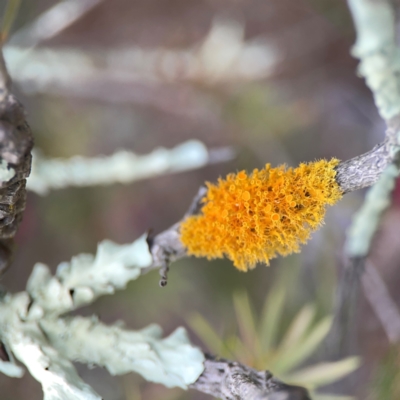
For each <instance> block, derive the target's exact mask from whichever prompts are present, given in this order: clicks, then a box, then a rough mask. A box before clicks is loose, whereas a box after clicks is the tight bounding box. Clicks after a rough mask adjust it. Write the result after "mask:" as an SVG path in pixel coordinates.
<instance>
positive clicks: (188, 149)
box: [27, 140, 209, 195]
mask: <svg viewBox="0 0 400 400" xmlns="http://www.w3.org/2000/svg"><path fill="white" fill-rule="evenodd" d="M208 162H209V153H208V150H207V148H206V147H205V146H204V144H203V143H201V142H199V141H197V140H189V141H187V142H185V143H182V144H180V145H179V146H176V147H175V148H173V149H171V150H167V149H164V148H159V149H156V150H154V151H153V152H151V153H150V154H148V155H143V156H138V155H136V154H134V153H132V152H129V151H125V150H124V151H118V152H116V153H114V154H113V155H111V156H108V157H105V156H103V157H95V158H86V157H81V156H74V157H72V158H70V159H64V160H63V159H46V158H45V157H43V156H42V155H40V153H39V152H37V151H36V152H34V154H33V161H32V171H31V175H30V177H29V179H28V181H27V188H28V189H29V190H32V191H34V192H36V193H38V194H42V195H44V194H47V193H48V192H49V191H50V190H51V189H61V188H65V187H68V186H93V185H107V184H111V183H117V182H119V183H130V182H133V181H136V180H139V179H145V178H149V177H151V176H155V175H160V174H165V173H170V172H178V171H183V170H189V169H193V168H199V167H202V166H204V165H206V164H207V163H208Z"/></svg>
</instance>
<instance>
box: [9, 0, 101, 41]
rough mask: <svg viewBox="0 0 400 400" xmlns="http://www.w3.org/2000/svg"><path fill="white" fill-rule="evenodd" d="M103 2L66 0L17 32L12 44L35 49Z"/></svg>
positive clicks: (13, 36)
mask: <svg viewBox="0 0 400 400" xmlns="http://www.w3.org/2000/svg"><path fill="white" fill-rule="evenodd" d="M102 1H103V0H64V1H61V2H59V3H57V4H56V5H54V6H53V7H51V8H50V9H49V10H47V11H45V12H44V13H43V14H41V15H40V16H39V17H38V18H36V19H35V20H34V21H33V22H31V23H30V24H29V25H28V26H25V27H24V28H22V29H20V30H19V31H17V32H15V33H14V34H13V35H12V37H11V38H10V40H9V43H10V44H14V45H17V46H23V47H34V46H37V45H38V44H40V43H41V42H43V41H45V40H49V39H51V38H52V37H54V36H57V35H58V34H60V33H61V32H62V31H63V30H64V29H66V28H68V27H69V26H71V25H72V24H74V23H75V22H76V21H78V20H79V19H80V18H82V17H83V16H84V15H85V14H87V13H88V12H89V11H91V10H92V9H93V8H94V7H96V6H97V5H99V4H100V3H101V2H102Z"/></svg>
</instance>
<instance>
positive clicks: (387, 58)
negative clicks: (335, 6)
mask: <svg viewBox="0 0 400 400" xmlns="http://www.w3.org/2000/svg"><path fill="white" fill-rule="evenodd" d="M348 3H349V6H350V10H351V13H352V15H353V20H354V23H355V27H356V31H357V41H356V44H355V46H354V47H353V50H352V54H353V55H354V56H356V57H357V58H359V59H360V67H359V72H360V74H361V75H362V76H364V77H365V79H366V82H367V84H368V86H369V87H370V89H371V90H372V92H373V95H374V98H375V103H376V105H377V107H378V109H379V113H380V114H381V116H382V117H383V118H385V119H386V120H389V119H391V118H393V117H394V116H396V115H397V114H399V113H400V85H399V74H400V50H399V48H398V46H397V45H396V42H395V39H396V30H395V14H394V10H393V6H392V4H391V3H390V2H389V1H385V0H381V1H377V0H376V1H371V0H348Z"/></svg>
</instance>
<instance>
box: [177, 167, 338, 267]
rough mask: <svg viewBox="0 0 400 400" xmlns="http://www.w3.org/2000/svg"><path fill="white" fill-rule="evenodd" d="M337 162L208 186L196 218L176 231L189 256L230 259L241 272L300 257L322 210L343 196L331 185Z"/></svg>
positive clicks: (231, 177) (244, 175)
mask: <svg viewBox="0 0 400 400" xmlns="http://www.w3.org/2000/svg"><path fill="white" fill-rule="evenodd" d="M338 163H339V161H338V160H336V159H332V160H331V161H326V160H320V161H316V162H313V163H309V164H300V166H299V167H297V168H294V169H293V168H288V169H286V167H285V166H279V167H277V168H271V166H270V165H269V164H267V165H266V166H265V168H264V169H262V170H258V169H255V170H254V171H253V172H252V173H251V174H250V175H249V176H248V175H247V173H246V172H245V171H240V172H239V173H237V174H230V175H228V176H227V178H226V179H221V178H220V179H219V180H218V184H217V185H214V184H211V183H207V186H208V191H207V194H206V195H205V197H204V199H203V200H202V201H203V203H204V205H203V207H202V209H201V213H200V214H199V215H194V216H190V217H188V218H187V219H186V220H185V221H183V222H182V224H181V227H180V233H181V241H182V243H183V244H184V245H185V246H186V248H187V251H188V254H192V255H195V256H198V257H207V258H208V259H212V258H221V257H223V256H224V255H225V256H227V257H228V258H230V259H231V260H232V261H233V263H234V265H235V267H237V268H238V269H240V270H242V271H247V270H248V269H249V268H254V267H255V265H256V263H257V262H264V263H266V264H267V265H268V264H269V261H270V260H271V259H272V258H274V257H276V256H277V255H278V254H281V255H287V254H290V253H292V252H298V251H299V248H300V244H302V243H305V242H306V241H307V239H308V238H309V237H310V234H311V232H312V231H314V230H316V229H317V228H318V227H319V226H320V225H321V224H322V222H323V219H324V216H325V207H326V205H328V204H329V205H332V204H334V203H336V202H337V201H338V200H339V199H340V198H341V196H342V193H341V190H340V187H339V185H338V184H337V183H336V180H335V175H336V171H335V167H336V165H337V164H338Z"/></svg>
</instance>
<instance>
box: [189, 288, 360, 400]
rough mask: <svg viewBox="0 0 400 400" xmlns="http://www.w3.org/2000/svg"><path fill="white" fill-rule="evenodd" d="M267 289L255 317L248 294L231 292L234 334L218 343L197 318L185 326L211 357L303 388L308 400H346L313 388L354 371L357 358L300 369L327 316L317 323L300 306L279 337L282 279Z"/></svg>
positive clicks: (324, 330)
mask: <svg viewBox="0 0 400 400" xmlns="http://www.w3.org/2000/svg"><path fill="white" fill-rule="evenodd" d="M281 281H282V282H281V283H279V284H276V285H274V286H273V288H272V290H271V291H270V293H269V294H268V296H267V297H266V299H265V302H264V307H263V310H262V312H261V314H260V315H259V316H255V314H254V312H253V308H252V305H251V303H250V301H249V298H248V295H247V294H246V293H245V292H242V293H236V294H235V295H234V297H233V303H234V308H235V313H236V322H237V327H238V334H236V333H233V334H228V335H226V336H225V337H224V338H223V339H221V335H219V334H218V333H217V332H216V331H215V330H214V328H213V327H212V326H211V325H210V324H209V323H208V322H207V320H206V319H205V318H203V317H202V316H201V315H200V314H198V313H195V314H192V315H191V316H190V317H189V325H190V326H191V328H192V329H193V330H194V332H195V333H196V334H197V335H198V336H199V338H200V339H201V340H202V341H203V342H204V343H205V344H206V346H207V347H208V348H209V349H210V350H211V351H212V352H213V353H216V354H220V355H221V356H223V357H227V358H231V359H235V360H237V361H239V362H242V363H244V364H246V365H249V366H251V367H253V368H256V369H267V370H270V371H272V372H273V373H274V375H275V376H277V377H278V378H280V379H282V380H283V381H285V382H287V383H289V384H297V385H301V386H305V387H307V388H308V389H309V390H310V392H311V395H312V398H313V399H317V400H350V399H352V398H351V397H346V396H336V395H321V394H318V393H317V392H316V389H318V388H320V387H322V386H325V385H327V384H330V383H332V382H335V381H337V380H339V379H341V378H343V377H344V376H346V375H348V374H350V373H351V372H353V371H354V370H356V369H357V368H358V366H359V363H360V362H359V358H358V357H349V358H346V359H343V360H340V361H336V362H325V363H318V364H314V365H311V366H308V367H302V365H303V364H304V363H305V362H306V361H307V360H308V359H309V358H310V357H311V356H312V355H313V354H314V353H315V351H316V350H317V349H318V347H319V346H320V344H321V343H322V341H323V340H324V339H325V337H326V336H327V334H328V332H329V329H330V326H331V324H332V317H331V316H326V317H323V318H317V312H316V311H317V310H316V305H315V304H306V305H305V306H304V307H303V308H301V310H300V311H299V312H298V313H297V315H296V316H295V317H294V319H293V320H292V322H291V323H290V325H289V327H288V328H287V329H286V331H285V332H284V333H283V335H282V334H281V332H282V330H283V329H282V324H283V321H282V320H281V316H282V315H283V307H284V304H285V299H286V298H287V295H288V287H287V285H286V286H285V285H284V282H283V280H281Z"/></svg>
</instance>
